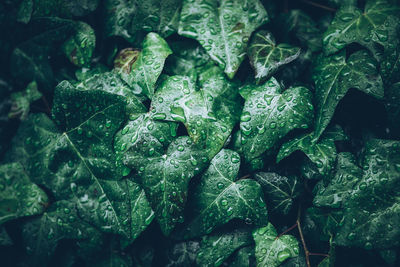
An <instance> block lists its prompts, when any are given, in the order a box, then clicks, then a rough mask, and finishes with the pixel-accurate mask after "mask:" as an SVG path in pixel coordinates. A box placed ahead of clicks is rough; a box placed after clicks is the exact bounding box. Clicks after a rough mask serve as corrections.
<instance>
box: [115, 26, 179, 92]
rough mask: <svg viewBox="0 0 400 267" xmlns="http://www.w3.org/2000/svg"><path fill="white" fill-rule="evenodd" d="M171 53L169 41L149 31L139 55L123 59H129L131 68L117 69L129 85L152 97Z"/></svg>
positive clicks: (134, 89)
mask: <svg viewBox="0 0 400 267" xmlns="http://www.w3.org/2000/svg"><path fill="white" fill-rule="evenodd" d="M171 53H172V51H171V49H170V48H169V46H168V44H167V42H166V41H165V40H164V39H163V38H161V36H159V35H158V34H156V33H149V34H147V35H146V38H145V39H144V41H143V43H142V51H141V52H140V54H139V55H138V56H137V57H132V56H130V57H126V58H124V59H123V60H127V61H129V63H127V64H128V65H129V68H127V67H124V68H117V69H116V71H117V72H118V73H119V74H120V75H121V78H122V79H123V80H124V81H125V82H126V83H127V84H128V85H129V86H131V87H133V91H135V92H137V94H144V95H146V96H147V97H148V98H152V96H153V94H154V90H155V84H156V82H157V79H158V76H160V74H161V71H162V70H163V67H164V62H165V59H166V58H167V57H168V55H170V54H171ZM120 64H121V63H120Z"/></svg>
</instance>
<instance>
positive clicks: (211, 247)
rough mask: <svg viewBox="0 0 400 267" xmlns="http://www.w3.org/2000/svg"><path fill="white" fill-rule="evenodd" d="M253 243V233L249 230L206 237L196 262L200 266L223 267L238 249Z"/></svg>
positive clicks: (237, 230) (219, 233) (238, 230)
mask: <svg viewBox="0 0 400 267" xmlns="http://www.w3.org/2000/svg"><path fill="white" fill-rule="evenodd" d="M252 243H253V239H252V236H251V231H250V229H247V228H243V229H242V228H239V229H235V230H233V231H224V232H216V233H213V234H211V235H208V236H204V237H203V239H202V241H201V243H200V249H199V251H198V255H197V260H196V262H197V264H198V266H215V267H217V266H221V265H222V263H223V262H224V261H225V260H226V259H227V258H228V257H229V256H230V255H231V254H233V252H235V251H236V250H237V249H239V248H241V247H244V246H247V245H251V244H252Z"/></svg>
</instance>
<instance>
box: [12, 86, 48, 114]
mask: <svg viewBox="0 0 400 267" xmlns="http://www.w3.org/2000/svg"><path fill="white" fill-rule="evenodd" d="M41 97H42V94H41V93H40V92H39V91H38V86H37V83H36V82H35V81H33V82H31V83H29V84H28V86H27V87H26V89H25V90H24V91H20V92H15V93H12V94H11V101H12V106H11V109H10V112H9V113H8V117H9V118H13V119H15V118H18V119H20V120H22V121H23V120H26V118H27V117H28V114H29V111H30V105H31V103H33V102H34V101H36V100H38V99H40V98H41Z"/></svg>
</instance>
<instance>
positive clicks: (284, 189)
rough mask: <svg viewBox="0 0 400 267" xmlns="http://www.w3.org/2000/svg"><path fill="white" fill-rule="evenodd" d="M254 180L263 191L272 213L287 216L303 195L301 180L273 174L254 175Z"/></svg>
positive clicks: (261, 173) (260, 173)
mask: <svg viewBox="0 0 400 267" xmlns="http://www.w3.org/2000/svg"><path fill="white" fill-rule="evenodd" d="M254 178H255V180H256V181H257V182H258V183H259V184H260V185H261V187H262V189H263V192H264V198H265V199H266V202H267V204H268V207H270V211H271V212H277V213H280V214H285V215H287V214H288V213H289V211H290V210H291V208H292V205H293V201H294V199H295V198H297V197H298V196H299V195H300V193H301V186H302V184H301V183H300V181H299V179H298V178H297V177H290V178H288V177H285V176H280V175H278V174H276V173H272V172H269V173H267V172H259V173H256V174H255V175H254Z"/></svg>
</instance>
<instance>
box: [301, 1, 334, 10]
mask: <svg viewBox="0 0 400 267" xmlns="http://www.w3.org/2000/svg"><path fill="white" fill-rule="evenodd" d="M301 1H302V2H303V3H306V4H309V5H311V6H315V7H318V8H322V9H325V10H327V11H330V12H336V9H335V8H332V7H328V6H324V5H321V4H319V3H315V2H313V1H310V0H301Z"/></svg>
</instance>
